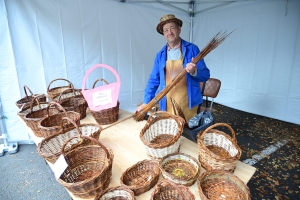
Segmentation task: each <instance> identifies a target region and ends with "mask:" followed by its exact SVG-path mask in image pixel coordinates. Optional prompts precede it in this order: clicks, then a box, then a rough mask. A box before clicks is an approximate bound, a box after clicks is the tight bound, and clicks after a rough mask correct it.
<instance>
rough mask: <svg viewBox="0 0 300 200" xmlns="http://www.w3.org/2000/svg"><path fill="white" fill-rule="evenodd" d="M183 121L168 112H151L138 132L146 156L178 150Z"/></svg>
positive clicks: (155, 155)
mask: <svg viewBox="0 0 300 200" xmlns="http://www.w3.org/2000/svg"><path fill="white" fill-rule="evenodd" d="M184 123H185V122H184V119H182V118H181V117H179V116H175V115H172V114H170V113H168V112H164V111H157V112H154V113H152V114H151V115H150V116H149V118H148V120H147V123H146V125H145V126H144V128H143V129H142V130H141V132H140V138H141V140H142V142H143V143H144V145H145V147H146V151H147V154H148V156H149V157H150V158H162V157H164V156H166V155H168V154H171V153H175V152H179V148H180V136H181V134H182V130H183V126H184Z"/></svg>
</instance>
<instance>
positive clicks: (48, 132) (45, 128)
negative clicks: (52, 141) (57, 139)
mask: <svg viewBox="0 0 300 200" xmlns="http://www.w3.org/2000/svg"><path fill="white" fill-rule="evenodd" d="M51 105H55V106H56V107H57V108H59V109H58V110H62V111H63V112H59V113H56V114H53V115H51V114H50V113H49V108H50V106H51ZM63 117H68V118H70V119H71V120H73V121H74V122H75V123H76V124H77V125H79V124H80V114H79V113H77V112H74V111H66V110H65V109H64V108H63V107H62V106H61V105H60V104H59V103H56V102H50V103H49V105H48V107H47V116H46V117H44V118H43V119H41V120H40V121H39V123H38V128H39V129H40V134H41V135H42V136H43V137H49V136H52V135H55V134H57V133H58V132H59V131H60V130H62V126H61V123H62V118H63ZM63 126H64V127H65V128H69V127H73V124H72V123H70V122H67V123H64V124H63Z"/></svg>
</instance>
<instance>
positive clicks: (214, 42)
mask: <svg viewBox="0 0 300 200" xmlns="http://www.w3.org/2000/svg"><path fill="white" fill-rule="evenodd" d="M231 33H232V32H230V33H227V31H225V32H223V33H222V31H220V32H219V33H217V34H216V35H215V36H214V37H213V38H212V39H211V41H210V42H209V43H208V44H207V45H206V46H205V47H204V49H202V51H200V53H199V54H198V55H197V56H196V57H195V58H194V59H193V60H192V63H195V64H196V63H198V62H199V61H200V60H202V59H203V58H204V57H205V56H206V55H207V54H208V53H209V52H211V51H212V50H214V49H215V48H216V47H217V46H219V45H220V44H221V43H222V42H223V41H224V40H225V39H226V38H227V37H228V36H229V35H230V34H231ZM186 73H187V72H186V70H185V69H183V70H182V71H181V72H180V73H179V74H178V75H177V76H176V77H175V78H174V79H173V81H172V83H171V84H169V85H168V86H166V87H165V88H164V89H163V90H162V91H161V92H160V93H158V94H157V95H156V96H155V97H154V98H153V99H152V100H151V101H150V102H149V103H148V104H147V105H146V106H145V107H144V108H143V109H142V110H140V111H138V112H136V113H135V114H134V115H133V118H134V119H135V120H136V121H141V120H143V119H144V117H145V115H146V114H147V112H148V111H149V110H150V109H151V108H152V107H153V106H154V105H155V104H157V103H158V101H160V100H161V99H162V98H163V97H164V96H165V95H166V94H167V93H168V92H169V91H170V90H171V89H172V88H173V87H174V86H175V85H176V84H177V83H178V82H179V81H180V80H181V79H182V78H183V77H184V76H185V75H186Z"/></svg>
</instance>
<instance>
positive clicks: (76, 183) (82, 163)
mask: <svg viewBox="0 0 300 200" xmlns="http://www.w3.org/2000/svg"><path fill="white" fill-rule="evenodd" d="M81 137H82V138H86V139H90V140H92V141H93V142H94V143H96V144H97V145H85V146H80V147H75V148H72V149H71V150H70V151H69V152H67V153H65V152H64V147H65V145H66V144H67V143H68V142H69V141H70V140H72V139H73V138H76V137H72V138H70V139H69V140H67V141H66V142H65V143H64V145H63V146H62V151H61V154H62V155H64V158H65V160H66V162H67V164H68V167H67V169H66V170H65V171H64V172H63V174H62V175H61V176H60V177H59V179H58V182H59V183H61V184H62V185H63V186H64V187H65V188H66V189H67V190H69V191H70V192H71V193H72V194H73V195H74V196H76V197H78V198H92V197H93V198H94V197H95V196H96V195H97V194H99V193H103V192H104V191H105V189H106V188H107V187H108V185H109V182H110V178H111V176H112V163H113V152H112V151H111V150H108V149H107V148H106V147H105V146H104V145H103V144H101V143H100V142H99V141H98V140H96V139H94V138H91V137H87V136H81Z"/></svg>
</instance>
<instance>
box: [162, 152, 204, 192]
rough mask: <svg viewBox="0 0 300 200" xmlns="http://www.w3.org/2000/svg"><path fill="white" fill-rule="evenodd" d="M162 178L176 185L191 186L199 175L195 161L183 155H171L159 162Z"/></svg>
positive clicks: (198, 168)
mask: <svg viewBox="0 0 300 200" xmlns="http://www.w3.org/2000/svg"><path fill="white" fill-rule="evenodd" d="M159 167H160V169H161V172H162V176H163V177H164V178H165V179H168V180H169V181H172V182H174V183H176V184H181V185H185V186H191V185H193V184H194V183H195V181H196V180H197V178H198V176H199V174H200V167H201V165H200V163H199V162H198V161H197V159H195V158H193V157H192V156H190V155H187V154H184V153H173V154H169V155H167V156H165V157H163V158H162V159H161V160H160V161H159Z"/></svg>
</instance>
